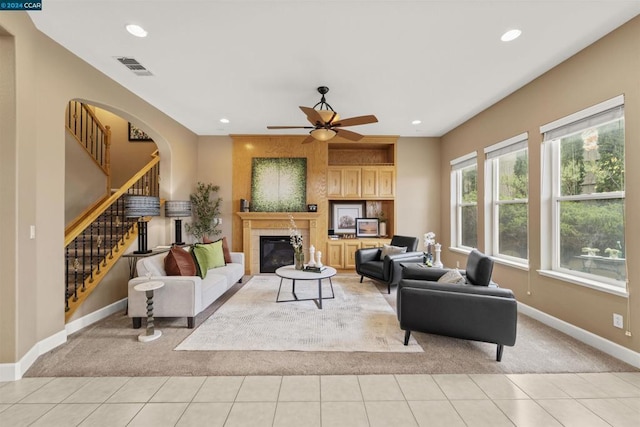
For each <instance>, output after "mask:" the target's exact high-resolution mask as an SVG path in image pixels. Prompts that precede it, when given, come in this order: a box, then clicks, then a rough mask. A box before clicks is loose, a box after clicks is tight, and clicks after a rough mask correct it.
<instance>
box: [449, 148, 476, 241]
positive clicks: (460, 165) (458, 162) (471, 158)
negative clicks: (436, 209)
mask: <svg viewBox="0 0 640 427" xmlns="http://www.w3.org/2000/svg"><path fill="white" fill-rule="evenodd" d="M450 165H451V207H450V213H451V246H450V249H451V250H455V251H459V252H462V253H469V252H471V250H472V249H473V247H470V246H465V245H463V244H462V208H463V207H466V206H476V216H477V214H478V210H477V209H478V208H477V207H478V200H477V198H476V202H475V203H470V202H463V201H462V172H463V170H465V169H467V168H469V167H475V168H476V175H477V172H478V153H477V152H476V151H473V152H471V153H469V154H466V155H464V156H461V157H458V158H456V159H453V160H451V162H450ZM477 190H478V188H477V180H476V192H477ZM476 232H477V230H476ZM476 239H477V236H476Z"/></svg>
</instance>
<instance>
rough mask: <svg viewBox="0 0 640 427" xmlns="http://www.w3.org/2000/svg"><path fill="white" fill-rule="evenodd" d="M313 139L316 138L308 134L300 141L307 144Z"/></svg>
mask: <svg viewBox="0 0 640 427" xmlns="http://www.w3.org/2000/svg"><path fill="white" fill-rule="evenodd" d="M315 140H316V139H315V138H314V137H313V136H311V135H309V136H308V137H306V138H305V139H304V140H303V141H302V143H303V144H308V143H310V142H313V141H315Z"/></svg>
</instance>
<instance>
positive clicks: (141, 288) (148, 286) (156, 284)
mask: <svg viewBox="0 0 640 427" xmlns="http://www.w3.org/2000/svg"><path fill="white" fill-rule="evenodd" d="M163 286H164V282H161V281H159V280H152V281H150V282H144V283H139V284H137V285H135V286H134V287H133V289H135V290H136V291H138V292H145V293H146V296H147V331H146V333H144V334H140V335H139V336H138V341H141V342H149V341H153V340H155V339H158V338H160V336H161V335H162V331H156V330H155V328H154V325H153V291H155V290H156V289H160V288H161V287H163Z"/></svg>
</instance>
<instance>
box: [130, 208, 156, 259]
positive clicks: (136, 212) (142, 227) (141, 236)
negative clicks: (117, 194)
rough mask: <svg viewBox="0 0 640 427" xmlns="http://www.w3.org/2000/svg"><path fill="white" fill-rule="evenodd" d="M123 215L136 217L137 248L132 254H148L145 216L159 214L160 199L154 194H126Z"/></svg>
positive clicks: (149, 250)
mask: <svg viewBox="0 0 640 427" xmlns="http://www.w3.org/2000/svg"><path fill="white" fill-rule="evenodd" d="M124 216H125V217H127V218H138V250H137V251H133V253H134V254H148V253H151V249H147V221H146V220H145V217H148V216H160V199H159V198H158V197H155V196H127V198H126V200H125V202H124Z"/></svg>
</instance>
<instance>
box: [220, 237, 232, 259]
mask: <svg viewBox="0 0 640 427" xmlns="http://www.w3.org/2000/svg"><path fill="white" fill-rule="evenodd" d="M222 253H224V262H225V264H229V263H230V262H231V251H229V245H228V244H227V238H226V237H223V238H222Z"/></svg>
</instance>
